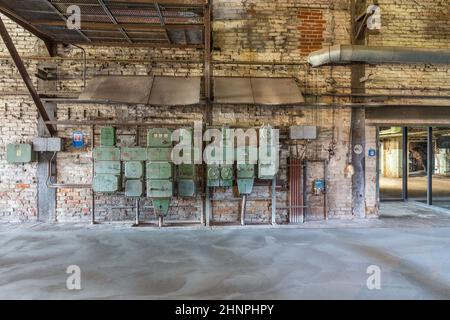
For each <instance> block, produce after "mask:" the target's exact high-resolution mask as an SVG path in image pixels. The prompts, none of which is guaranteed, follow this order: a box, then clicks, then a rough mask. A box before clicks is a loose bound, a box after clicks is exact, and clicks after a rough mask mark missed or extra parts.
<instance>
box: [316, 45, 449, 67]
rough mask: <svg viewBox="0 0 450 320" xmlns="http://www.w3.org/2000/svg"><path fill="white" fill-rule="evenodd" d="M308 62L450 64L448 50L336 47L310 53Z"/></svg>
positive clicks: (317, 65) (357, 46) (321, 64)
mask: <svg viewBox="0 0 450 320" xmlns="http://www.w3.org/2000/svg"><path fill="white" fill-rule="evenodd" d="M308 62H309V63H310V64H311V66H313V67H321V66H324V65H333V64H349V63H352V62H365V63H371V64H382V63H392V64H394V63H401V64H416V63H417V64H421V63H427V64H450V50H437V49H422V48H407V47H375V46H374V47H370V46H361V45H337V46H332V47H328V48H325V49H321V50H319V51H315V52H313V53H311V54H310V55H309V57H308Z"/></svg>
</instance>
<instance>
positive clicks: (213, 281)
mask: <svg viewBox="0 0 450 320" xmlns="http://www.w3.org/2000/svg"><path fill="white" fill-rule="evenodd" d="M382 211H383V217H382V218H381V219H377V220H375V219H374V220H366V221H346V222H343V221H337V222H333V221H330V222H327V223H326V224H325V223H311V224H307V225H305V226H302V227H300V228H298V227H295V228H294V227H291V228H271V229H264V230H261V229H260V228H248V229H241V228H234V229H217V230H198V229H197V230H196V229H193V230H185V229H165V230H154V229H149V228H130V227H129V226H124V225H116V224H108V225H98V226H84V225H69V224H65V225H46V224H36V223H35V224H21V225H19V224H0V299H28V298H31V299H89V298H93V299H119V298H124V299H305V298H308V299H309V298H316V299H382V298H385V299H394V298H395V299H397V298H402V299H449V298H450V250H449V249H448V248H449V246H450V215H448V214H445V213H443V212H439V211H433V210H431V209H429V208H424V207H416V206H414V205H413V204H408V203H407V204H403V203H389V204H384V205H383V208H382ZM69 265H78V266H79V267H80V268H81V271H82V277H81V281H82V282H81V286H82V290H80V291H69V290H67V289H66V279H67V274H66V273H65V272H66V268H67V267H68V266H69ZM370 265H377V266H379V267H380V268H381V270H382V274H381V286H382V287H381V290H378V291H370V290H368V289H367V287H366V280H367V277H368V275H367V274H366V270H367V267H368V266H370Z"/></svg>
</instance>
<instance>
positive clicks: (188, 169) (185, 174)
mask: <svg viewBox="0 0 450 320" xmlns="http://www.w3.org/2000/svg"><path fill="white" fill-rule="evenodd" d="M177 171H178V172H177V173H178V178H179V179H194V178H195V177H196V173H197V167H196V166H195V165H194V164H180V165H179V166H177Z"/></svg>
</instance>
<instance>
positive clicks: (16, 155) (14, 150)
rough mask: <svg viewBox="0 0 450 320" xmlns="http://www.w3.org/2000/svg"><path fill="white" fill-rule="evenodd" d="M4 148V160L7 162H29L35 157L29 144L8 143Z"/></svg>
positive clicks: (34, 159)
mask: <svg viewBox="0 0 450 320" xmlns="http://www.w3.org/2000/svg"><path fill="white" fill-rule="evenodd" d="M6 149H7V150H6V160H7V161H8V162H9V163H29V162H33V161H36V159H37V157H36V152H34V151H33V148H32V146H31V144H8V146H7V148H6Z"/></svg>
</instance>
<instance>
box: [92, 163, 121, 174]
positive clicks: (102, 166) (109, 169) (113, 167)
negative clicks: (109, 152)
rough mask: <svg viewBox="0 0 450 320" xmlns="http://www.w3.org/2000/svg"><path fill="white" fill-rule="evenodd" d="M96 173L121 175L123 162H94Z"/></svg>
mask: <svg viewBox="0 0 450 320" xmlns="http://www.w3.org/2000/svg"><path fill="white" fill-rule="evenodd" d="M94 171H95V174H112V175H116V176H120V174H121V173H122V172H121V164H120V161H96V162H95V163H94Z"/></svg>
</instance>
